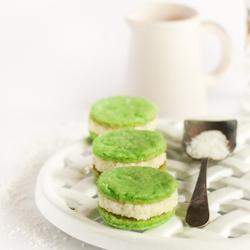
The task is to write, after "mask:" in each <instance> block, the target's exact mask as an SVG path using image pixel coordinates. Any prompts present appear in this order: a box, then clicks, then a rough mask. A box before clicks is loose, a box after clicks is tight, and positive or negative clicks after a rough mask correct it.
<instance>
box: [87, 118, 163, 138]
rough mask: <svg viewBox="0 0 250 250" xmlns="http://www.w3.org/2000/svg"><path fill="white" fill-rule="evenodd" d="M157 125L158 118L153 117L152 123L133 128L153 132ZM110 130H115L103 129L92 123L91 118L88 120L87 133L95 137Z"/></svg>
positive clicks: (94, 122) (96, 123)
mask: <svg viewBox="0 0 250 250" xmlns="http://www.w3.org/2000/svg"><path fill="white" fill-rule="evenodd" d="M157 125H158V116H157V117H155V118H154V119H153V120H152V121H150V122H148V123H147V124H145V125H142V126H135V127H133V128H134V129H138V130H155V129H156V128H157ZM117 129H119V128H117ZM111 130H115V128H111V127H104V126H102V125H101V124H100V123H98V122H96V121H93V120H92V119H91V118H89V131H90V132H93V133H95V134H97V135H102V134H104V133H106V132H109V131H111Z"/></svg>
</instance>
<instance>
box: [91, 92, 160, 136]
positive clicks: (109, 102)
mask: <svg viewBox="0 0 250 250" xmlns="http://www.w3.org/2000/svg"><path fill="white" fill-rule="evenodd" d="M157 124H158V108H157V107H156V105H155V104H153V103H152V102H150V101H149V100H148V99H146V98H144V97H135V96H113V97H109V98H105V99H101V100H99V101H97V102H96V103H95V104H94V105H93V106H92V107H91V109H90V115H89V132H90V137H91V139H95V138H96V137H97V136H98V135H101V134H104V133H106V132H108V131H111V130H115V129H121V128H134V129H139V130H155V129H156V127H157Z"/></svg>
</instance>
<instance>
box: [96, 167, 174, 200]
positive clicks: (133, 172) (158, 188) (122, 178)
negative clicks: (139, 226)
mask: <svg viewBox="0 0 250 250" xmlns="http://www.w3.org/2000/svg"><path fill="white" fill-rule="evenodd" d="M97 184H98V191H99V193H100V194H101V195H103V196H105V197H107V198H109V199H112V200H115V201H118V202H126V203H132V204H144V203H155V202H159V201H161V200H164V199H165V198H167V197H169V196H170V195H171V194H173V192H174V191H175V190H176V188H177V186H178V182H177V181H176V180H175V179H174V177H173V176H172V175H170V174H168V173H167V172H162V171H159V170H157V169H155V168H151V167H119V168H115V169H111V170H109V171H106V172H104V173H103V174H101V176H100V177H99V179H98V182H97Z"/></svg>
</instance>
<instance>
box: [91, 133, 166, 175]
mask: <svg viewBox="0 0 250 250" xmlns="http://www.w3.org/2000/svg"><path fill="white" fill-rule="evenodd" d="M166 147H167V146H166V142H165V140H164V138H163V136H162V135H160V134H159V133H157V132H155V131H146V130H135V129H119V130H113V131H110V132H107V133H105V134H103V135H101V136H99V137H97V138H96V139H95V140H94V141H93V173H94V175H95V177H96V178H98V176H99V175H100V174H102V173H103V172H105V171H107V170H110V169H113V168H117V167H122V166H131V167H133V166H141V167H152V168H156V169H159V170H164V171H165V170H166V159H167V157H166Z"/></svg>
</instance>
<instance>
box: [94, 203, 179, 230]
mask: <svg viewBox="0 0 250 250" xmlns="http://www.w3.org/2000/svg"><path fill="white" fill-rule="evenodd" d="M98 210H99V213H100V215H101V216H102V218H103V220H104V221H106V222H107V223H108V224H109V225H111V226H113V227H115V228H119V229H133V230H146V229H150V228H153V227H157V226H159V225H161V224H163V223H165V222H166V221H168V220H169V219H171V218H172V216H173V215H174V214H175V209H173V210H172V211H170V212H168V213H164V214H161V215H158V216H154V217H152V218H150V219H148V220H136V219H132V218H126V217H122V216H120V215H115V214H112V213H109V212H108V211H106V210H105V209H103V208H101V207H100V206H99V207H98Z"/></svg>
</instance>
